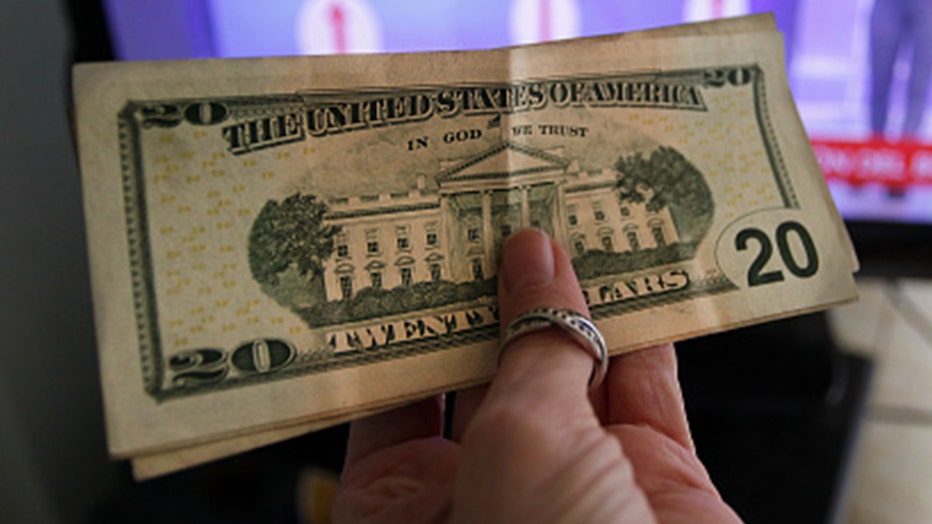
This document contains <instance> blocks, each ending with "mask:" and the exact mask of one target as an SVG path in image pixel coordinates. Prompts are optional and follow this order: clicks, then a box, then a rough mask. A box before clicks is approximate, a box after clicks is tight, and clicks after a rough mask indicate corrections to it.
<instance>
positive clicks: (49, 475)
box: [0, 0, 120, 524]
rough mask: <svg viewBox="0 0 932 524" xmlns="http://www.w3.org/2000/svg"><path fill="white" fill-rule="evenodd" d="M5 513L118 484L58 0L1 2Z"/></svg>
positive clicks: (96, 496) (46, 508)
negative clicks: (105, 411) (100, 371)
mask: <svg viewBox="0 0 932 524" xmlns="http://www.w3.org/2000/svg"><path fill="white" fill-rule="evenodd" d="M0 50H2V51H0V508H2V509H0V520H2V521H3V522H9V523H19V522H28V523H40V524H41V523H45V522H81V521H83V520H84V519H85V518H86V515H87V512H88V510H89V508H91V507H92V506H93V505H94V504H96V503H97V502H98V501H99V500H101V497H102V496H104V494H105V493H106V492H108V491H110V490H112V489H113V487H114V486H115V482H116V480H117V479H118V478H120V475H119V474H118V472H119V471H120V469H119V468H120V466H117V465H115V464H114V463H112V462H110V461H109V460H108V459H107V457H106V448H105V439H104V430H103V420H102V413H101V411H102V407H101V402H100V388H99V385H98V377H97V358H96V349H95V345H94V333H93V325H92V312H91V303H90V292H89V288H88V274H87V254H86V247H85V243H84V224H83V212H82V205H81V193H80V181H79V176H78V172H77V169H76V167H75V159H74V153H73V149H72V143H71V137H70V134H69V130H68V124H67V118H66V112H67V104H66V97H67V93H68V90H67V82H68V76H69V70H68V64H67V61H68V58H69V56H68V54H69V48H68V35H67V26H66V23H65V19H64V13H63V9H62V5H60V3H59V2H55V1H54V0H29V1H25V0H15V1H6V2H0Z"/></svg>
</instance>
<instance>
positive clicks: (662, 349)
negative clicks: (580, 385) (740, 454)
mask: <svg viewBox="0 0 932 524" xmlns="http://www.w3.org/2000/svg"><path fill="white" fill-rule="evenodd" d="M605 389H606V391H605V399H606V412H607V414H608V420H607V422H608V423H609V424H634V425H644V426H648V427H650V428H653V429H655V430H657V431H659V432H660V433H662V434H664V435H666V436H668V437H670V438H671V439H673V440H674V441H676V442H677V443H679V444H681V445H683V446H684V447H686V449H689V450H691V451H695V446H694V445H693V439H692V435H691V434H690V432H689V422H687V420H686V407H685V405H684V403H683V392H682V390H681V389H680V382H679V379H678V378H677V368H676V353H675V352H674V350H673V344H663V345H660V346H655V347H652V348H648V349H642V350H639V351H633V352H631V353H626V354H623V355H618V356H616V357H612V360H611V365H610V366H609V369H608V376H607V377H606V380H605Z"/></svg>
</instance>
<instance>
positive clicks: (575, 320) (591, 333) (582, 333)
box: [498, 308, 608, 390]
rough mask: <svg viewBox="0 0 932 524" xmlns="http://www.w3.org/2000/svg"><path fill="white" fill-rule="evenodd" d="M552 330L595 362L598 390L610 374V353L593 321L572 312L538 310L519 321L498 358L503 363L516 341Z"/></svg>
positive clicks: (511, 328)
mask: <svg viewBox="0 0 932 524" xmlns="http://www.w3.org/2000/svg"><path fill="white" fill-rule="evenodd" d="M552 327H557V328H560V329H562V330H563V331H564V332H565V333H566V334H567V335H569V336H570V338H572V339H573V341H574V342H576V343H577V344H578V345H579V346H580V347H581V348H583V349H584V350H586V352H588V353H589V354H590V355H592V358H594V359H595V362H593V365H592V374H590V375H589V389H590V390H592V389H594V388H596V387H597V386H598V385H599V384H601V383H602V379H604V378H605V373H606V372H607V371H608V349H607V347H606V346H605V339H604V338H603V337H602V333H599V330H598V329H597V328H596V327H595V324H593V323H592V321H591V320H589V319H588V318H586V317H585V316H583V315H580V314H579V313H577V312H575V311H572V310H569V309H554V308H537V309H532V310H530V311H527V312H525V313H523V314H521V315H518V316H517V317H515V319H514V320H512V321H511V324H508V328H507V329H506V330H505V333H504V334H503V335H502V341H501V343H500V344H499V345H498V351H499V353H498V358H499V359H501V357H502V354H503V353H504V351H505V348H506V347H508V344H510V343H511V342H512V341H513V340H514V339H516V338H518V337H522V336H524V335H527V334H528V333H533V332H535V331H540V330H543V329H549V328H552Z"/></svg>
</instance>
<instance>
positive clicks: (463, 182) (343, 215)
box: [324, 142, 678, 301]
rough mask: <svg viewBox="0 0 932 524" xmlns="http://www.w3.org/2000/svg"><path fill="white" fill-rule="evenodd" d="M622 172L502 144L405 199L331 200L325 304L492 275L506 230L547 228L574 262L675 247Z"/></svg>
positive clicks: (421, 178)
mask: <svg viewBox="0 0 932 524" xmlns="http://www.w3.org/2000/svg"><path fill="white" fill-rule="evenodd" d="M617 175H618V173H617V172H616V171H614V170H612V169H602V170H600V171H594V172H587V171H583V170H581V169H580V168H579V164H578V162H577V161H576V160H574V159H568V158H566V157H565V156H564V155H563V151H562V148H557V149H552V150H541V149H535V148H532V147H528V146H524V145H520V144H515V143H513V142H503V143H501V144H499V145H497V146H496V147H494V148H492V149H489V150H487V151H485V152H483V153H481V154H479V155H476V156H474V157H471V158H467V159H459V160H454V161H449V162H443V163H442V164H441V170H440V173H439V174H437V175H435V176H434V177H432V178H429V177H428V176H427V175H426V174H421V175H418V177H417V186H416V187H413V188H411V189H410V190H409V191H406V192H395V193H385V194H378V195H363V196H354V197H347V198H332V199H330V200H329V201H328V205H329V207H330V211H329V213H328V214H327V216H326V217H325V220H326V222H327V223H328V224H330V225H334V226H339V227H340V233H339V234H338V235H337V236H336V237H335V249H334V253H333V256H332V257H331V258H330V259H328V260H326V261H325V263H324V287H325V290H326V298H327V300H328V301H334V300H341V299H348V298H351V297H353V296H355V294H356V293H357V292H358V291H359V290H360V289H363V288H366V287H373V288H383V289H390V288H394V287H397V286H404V285H411V284H413V283H417V282H426V281H440V280H448V281H454V282H464V281H469V280H484V279H487V278H490V277H492V276H494V274H495V267H496V263H495V261H496V259H497V257H498V249H499V246H501V242H502V240H503V239H504V238H505V237H507V236H508V235H509V234H510V233H511V232H512V231H515V230H517V229H519V228H522V227H528V226H533V227H537V228H540V229H543V230H544V231H546V232H547V233H548V234H550V235H552V236H553V237H555V238H556V239H557V240H558V241H559V242H560V243H561V244H562V245H564V246H567V247H568V248H570V249H571V255H572V256H579V255H582V254H583V253H584V252H586V251H588V250H601V251H607V252H619V253H621V252H629V251H639V250H644V249H651V248H656V247H662V246H664V245H670V244H674V243H676V242H677V241H678V235H677V229H676V225H675V224H674V222H673V219H672V218H671V214H670V210H669V208H668V207H664V208H661V209H659V210H657V211H656V212H651V211H648V210H647V208H646V206H645V205H644V204H643V203H630V202H622V201H621V199H620V198H619V194H618V188H617Z"/></svg>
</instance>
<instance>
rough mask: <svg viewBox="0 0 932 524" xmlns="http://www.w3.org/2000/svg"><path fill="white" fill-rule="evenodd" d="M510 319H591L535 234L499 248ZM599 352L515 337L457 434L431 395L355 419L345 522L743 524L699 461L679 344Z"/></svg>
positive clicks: (554, 251) (459, 402)
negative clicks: (540, 310)
mask: <svg viewBox="0 0 932 524" xmlns="http://www.w3.org/2000/svg"><path fill="white" fill-rule="evenodd" d="M499 307H500V309H501V311H500V313H501V320H502V322H501V324H502V326H507V325H508V323H509V322H510V321H511V320H512V319H513V318H515V316H517V315H518V314H520V313H521V312H524V311H527V310H529V309H532V308H536V307H554V308H567V309H572V310H575V311H579V312H582V313H585V314H588V309H587V307H586V303H585V301H584V300H583V297H582V293H581V291H580V289H579V283H578V281H577V280H576V276H575V274H574V273H573V268H572V265H571V264H570V261H569V257H568V256H567V255H566V253H565V252H564V251H563V250H562V249H561V248H560V247H559V246H558V245H557V244H556V243H554V242H553V241H552V240H551V239H550V238H548V237H547V235H546V234H544V233H542V232H540V231H538V230H533V229H528V230H522V231H519V232H517V233H515V234H513V235H512V236H511V237H510V238H509V239H508V241H507V242H506V244H505V246H504V247H503V250H502V262H501V269H500V275H499ZM591 370H592V357H591V356H589V354H588V353H587V352H586V351H585V350H582V349H581V348H579V347H578V346H577V345H576V343H574V342H572V341H571V340H570V339H569V338H567V337H566V336H565V335H564V334H562V333H561V332H560V331H559V330H556V329H550V330H544V331H539V332H536V333H532V334H529V335H526V336H523V337H521V338H519V339H517V340H515V341H514V342H513V343H511V344H509V346H508V347H507V348H506V351H505V352H504V354H503V355H502V358H501V365H500V369H499V372H498V374H497V375H496V377H495V379H494V380H493V381H492V383H491V384H489V385H487V386H481V387H477V388H473V389H470V390H465V391H461V392H459V393H458V395H457V398H456V406H455V411H454V413H453V427H452V428H451V434H452V437H451V438H450V439H444V438H442V437H441V435H442V430H443V427H442V426H443V412H442V410H443V401H442V399H441V398H439V397H438V398H431V399H427V400H424V401H421V402H418V403H416V404H412V405H409V406H405V407H403V408H399V409H396V410H393V411H390V412H387V413H382V414H379V415H375V416H373V417H369V418H367V419H363V420H359V421H357V422H354V423H353V424H352V426H351V429H350V436H349V442H348V450H347V456H346V464H345V468H344V473H343V477H342V480H341V486H340V490H339V492H338V493H337V497H336V500H335V502H334V508H333V519H334V522H337V523H360V522H365V523H394V522H404V523H434V522H437V523H440V522H449V523H467V522H481V523H483V524H492V523H499V522H501V523H513V522H535V523H551V522H554V523H556V522H567V523H577V522H586V523H599V522H632V523H651V522H659V523H680V522H682V523H690V524H696V523H705V522H708V523H715V524H723V523H731V522H741V520H740V519H739V518H738V516H737V515H736V514H735V513H734V512H733V511H732V509H731V508H730V507H729V506H728V505H727V504H726V503H725V502H724V501H723V500H722V499H721V497H720V496H719V494H718V492H717V491H716V489H715V487H714V486H713V485H712V481H711V480H710V479H709V476H708V474H707V473H706V470H705V468H704V467H703V465H702V463H701V462H700V461H699V458H698V457H697V456H696V451H695V448H694V446H693V442H692V437H691V436H690V433H689V426H688V424H687V421H686V414H685V411H684V406H683V399H682V393H681V391H680V386H679V382H678V380H677V374H676V357H675V354H674V352H673V347H672V346H671V345H663V346H657V347H654V348H650V349H646V350H642V351H637V352H634V353H628V354H626V355H622V356H618V357H613V358H612V359H611V363H610V366H609V372H608V375H607V376H606V379H605V381H604V382H603V384H602V385H601V386H600V387H599V388H598V389H596V390H594V391H592V392H588V390H587V381H588V378H589V374H590V372H591Z"/></svg>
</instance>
